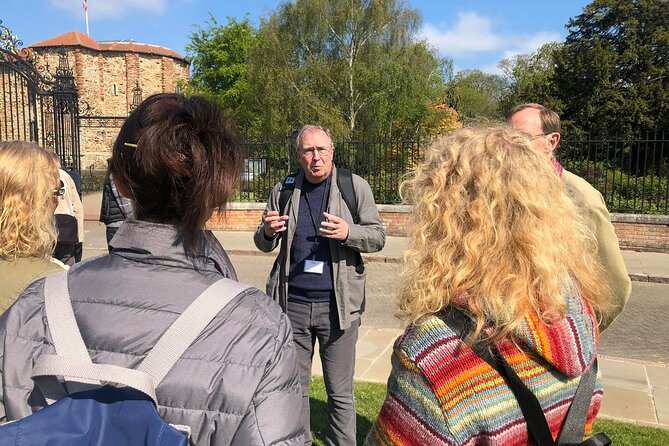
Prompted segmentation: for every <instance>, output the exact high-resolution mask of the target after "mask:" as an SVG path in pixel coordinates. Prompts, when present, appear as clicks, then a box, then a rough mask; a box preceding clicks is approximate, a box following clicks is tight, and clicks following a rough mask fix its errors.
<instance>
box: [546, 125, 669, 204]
mask: <svg viewBox="0 0 669 446" xmlns="http://www.w3.org/2000/svg"><path fill="white" fill-rule="evenodd" d="M668 137H669V132H666V131H655V132H652V133H650V132H648V133H646V134H645V135H643V136H642V137H640V138H637V139H634V140H630V139H628V138H616V137H610V138H606V139H582V140H565V141H563V142H561V143H560V146H559V148H558V152H557V155H558V159H559V160H560V162H561V163H562V164H563V165H564V167H565V168H566V169H568V170H569V171H571V172H574V173H575V174H577V175H578V176H580V177H582V178H584V179H585V180H586V181H588V182H589V183H590V184H592V185H593V186H594V187H595V188H596V189H597V190H599V191H600V192H601V193H602V196H603V197H604V201H605V202H606V205H607V207H608V209H609V210H610V211H611V212H622V213H632V214H663V215H669V145H668V143H669V141H668V140H667V138H668Z"/></svg>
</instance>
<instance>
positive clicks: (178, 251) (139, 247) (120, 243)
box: [109, 220, 236, 279]
mask: <svg viewBox="0 0 669 446" xmlns="http://www.w3.org/2000/svg"><path fill="white" fill-rule="evenodd" d="M202 235H203V245H204V246H203V247H202V250H201V252H202V253H201V254H199V255H196V256H194V257H188V256H187V255H186V251H185V248H184V234H183V233H182V232H181V231H180V230H179V229H178V228H177V227H175V226H173V225H169V224H162V223H151V222H147V221H142V220H125V221H124V222H123V223H122V224H121V226H120V227H119V229H118V231H117V232H116V234H115V235H114V238H113V239H112V241H111V242H110V243H109V246H110V247H111V253H112V254H116V255H119V256H121V257H124V258H127V259H129V260H133V261H136V262H142V263H150V264H158V265H165V266H172V267H179V268H188V269H197V270H205V271H219V272H220V273H222V274H223V276H225V277H230V278H233V279H236V274H235V272H234V269H233V267H232V264H231V262H230V259H229V258H228V255H227V253H226V252H225V250H224V249H223V247H222V246H221V244H220V243H219V241H218V240H217V239H216V237H215V236H214V234H213V233H212V232H211V231H207V230H203V231H202Z"/></svg>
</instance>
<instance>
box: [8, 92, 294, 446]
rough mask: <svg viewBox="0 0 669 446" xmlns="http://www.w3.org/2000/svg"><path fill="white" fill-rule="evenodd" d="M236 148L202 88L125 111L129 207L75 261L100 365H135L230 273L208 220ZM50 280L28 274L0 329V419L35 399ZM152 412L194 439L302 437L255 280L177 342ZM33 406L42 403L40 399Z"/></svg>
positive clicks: (278, 329)
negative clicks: (98, 252) (96, 250)
mask: <svg viewBox="0 0 669 446" xmlns="http://www.w3.org/2000/svg"><path fill="white" fill-rule="evenodd" d="M242 163H243V153H242V150H241V147H240V145H239V143H238V140H237V138H236V136H235V134H234V132H233V130H232V128H231V124H230V122H229V120H228V119H227V118H226V117H225V116H224V115H223V113H222V111H221V109H220V108H219V107H218V106H216V105H215V104H214V103H212V102H210V101H208V100H207V99H204V98H201V97H185V96H182V95H177V94H158V95H154V96H151V97H149V98H147V99H146V100H145V101H144V102H142V103H141V104H140V105H139V107H137V108H136V109H135V110H134V111H133V112H132V113H131V114H130V116H129V117H128V119H127V120H126V122H125V123H124V125H123V127H122V128H121V131H120V133H119V135H118V137H117V139H116V142H115V144H114V147H113V154H112V160H111V163H110V171H111V173H112V175H113V178H114V181H115V182H116V185H117V187H118V189H119V191H120V192H121V193H122V194H123V195H125V196H127V197H128V198H130V199H131V201H132V203H133V207H134V210H135V219H134V220H128V221H126V222H124V223H123V224H122V225H121V227H120V228H119V229H118V232H117V233H116V235H115V237H114V239H113V241H112V243H111V248H110V250H111V252H110V254H108V255H104V256H100V257H96V258H94V259H91V260H89V261H87V262H83V263H80V264H77V265H75V266H74V267H72V268H71V269H70V272H69V277H68V287H69V292H70V295H71V300H72V305H73V307H74V313H75V316H76V321H77V324H78V326H79V329H80V331H81V335H82V337H83V339H84V342H85V344H86V347H87V349H88V351H89V353H90V355H91V358H92V360H93V362H94V363H103V364H114V365H119V366H123V367H131V368H132V367H135V366H136V365H137V364H138V363H140V362H141V361H142V360H143V358H144V357H145V356H146V355H147V353H148V352H149V351H150V350H151V349H152V348H153V346H154V345H155V343H156V341H157V340H158V339H159V338H160V336H161V335H162V334H163V333H164V332H165V330H166V329H167V328H168V327H169V326H170V325H171V324H172V323H173V322H174V320H175V319H176V318H177V317H178V316H179V315H180V314H181V313H182V312H183V311H184V310H185V309H186V308H187V307H188V306H189V304H191V303H192V302H193V300H194V299H195V298H196V297H197V296H198V295H199V294H200V293H201V292H202V291H204V290H205V289H206V288H207V287H208V286H209V285H211V284H213V283H214V282H216V281H217V280H219V279H220V278H222V277H228V278H233V279H234V278H236V275H235V272H234V269H233V267H232V265H231V264H230V261H229V259H228V258H227V256H226V255H225V252H224V251H223V248H222V247H221V246H220V244H219V243H218V242H217V241H216V239H215V238H214V237H213V235H212V234H211V232H208V231H205V230H204V228H205V224H206V222H207V221H208V220H209V218H210V217H211V216H212V214H213V213H214V212H218V211H219V210H220V209H221V208H223V207H225V205H226V204H227V203H228V202H229V200H230V199H231V198H232V197H233V194H234V190H235V187H236V184H237V181H238V179H239V177H240V172H241V169H242ZM43 305H44V281H43V280H42V281H38V282H36V283H34V284H33V285H32V286H30V287H29V288H28V289H27V290H26V291H25V293H24V294H23V295H22V296H21V298H20V299H19V301H18V302H17V304H16V305H15V306H14V308H12V311H10V312H8V314H7V317H6V320H5V324H4V328H3V329H0V330H1V331H0V338H1V341H4V340H5V339H10V338H11V339H12V342H6V341H4V342H0V357H1V358H2V363H1V364H0V367H1V368H2V370H1V371H2V399H1V400H2V404H1V405H0V418H1V419H2V421H9V420H14V419H17V418H21V417H24V416H26V415H29V414H30V413H31V412H32V411H36V410H38V409H39V408H40V407H41V406H40V405H39V404H37V405H36V402H38V401H41V400H42V398H41V395H40V394H39V390H37V389H33V384H32V382H31V379H30V374H31V364H33V363H34V362H35V358H36V357H37V356H39V355H41V354H45V353H46V354H48V353H50V352H53V347H52V345H51V344H52V342H51V339H50V338H51V334H50V332H49V328H48V326H47V322H46V318H45V316H44V309H43ZM156 394H157V400H158V411H159V413H160V415H161V416H162V418H163V419H164V420H166V421H167V422H169V423H174V424H180V425H187V426H189V427H190V429H191V441H192V443H193V444H197V445H208V444H216V445H219V444H220V445H227V444H239V445H250V444H253V445H255V444H263V445H264V444H274V443H281V444H298V443H302V442H303V432H302V427H301V423H300V422H299V417H296V416H295V414H298V413H299V412H300V405H301V392H300V387H299V382H298V376H297V363H296V356H295V349H294V346H293V341H292V337H291V329H290V325H289V323H288V321H287V319H286V316H285V315H284V314H283V313H282V312H281V310H280V308H279V307H278V305H276V304H275V303H274V302H272V301H271V300H270V299H269V298H268V297H267V296H266V295H265V294H263V293H262V292H260V291H258V290H257V289H255V288H251V289H249V290H246V291H245V292H243V293H242V295H240V296H238V297H236V298H235V299H234V300H233V301H232V302H231V303H230V304H228V306H227V307H225V308H224V309H223V310H222V311H221V312H220V313H219V314H218V315H217V316H216V317H215V318H214V320H213V321H212V322H211V323H210V324H209V325H208V326H207V328H206V329H205V330H204V331H203V332H202V334H201V335H200V336H199V337H198V338H197V339H196V341H195V342H193V344H192V345H191V346H190V347H189V348H188V349H187V350H186V351H185V353H184V354H183V355H182V356H181V358H180V359H179V360H178V361H177V363H176V365H175V366H174V367H173V368H172V369H171V370H170V372H169V373H168V374H167V376H166V377H165V379H164V380H163V381H162V382H161V383H160V385H159V386H158V387H157V389H156ZM36 406H37V407H36Z"/></svg>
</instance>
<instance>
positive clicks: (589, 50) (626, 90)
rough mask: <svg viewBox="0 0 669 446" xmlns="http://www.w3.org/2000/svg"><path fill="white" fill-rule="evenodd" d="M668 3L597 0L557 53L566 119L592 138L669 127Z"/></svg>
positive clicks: (575, 21) (575, 23)
mask: <svg viewBox="0 0 669 446" xmlns="http://www.w3.org/2000/svg"><path fill="white" fill-rule="evenodd" d="M667 24H669V7H667V1H666V0H595V1H593V2H592V3H591V4H589V5H588V6H586V7H585V9H584V11H583V13H582V14H581V15H579V16H577V17H576V18H574V19H572V20H570V21H569V23H568V24H567V28H568V29H569V35H568V36H567V39H566V42H565V44H564V46H563V47H562V48H561V49H560V50H559V51H557V52H556V67H555V73H554V81H555V88H556V89H557V91H558V93H559V97H560V99H561V102H562V104H563V105H564V110H563V119H564V120H566V121H568V122H569V123H570V124H571V125H572V126H574V127H577V128H581V129H583V130H585V131H588V132H590V133H591V134H604V135H605V134H607V133H609V132H611V131H612V130H614V129H615V131H616V132H617V133H624V134H626V135H632V134H634V133H636V132H638V131H639V130H646V129H652V128H654V127H657V128H669V27H668V25H667Z"/></svg>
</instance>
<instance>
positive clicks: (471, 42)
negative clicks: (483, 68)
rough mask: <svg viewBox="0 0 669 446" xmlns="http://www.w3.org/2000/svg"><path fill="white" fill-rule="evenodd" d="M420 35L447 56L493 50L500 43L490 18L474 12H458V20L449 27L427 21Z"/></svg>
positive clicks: (497, 47) (498, 46)
mask: <svg viewBox="0 0 669 446" xmlns="http://www.w3.org/2000/svg"><path fill="white" fill-rule="evenodd" d="M421 35H422V37H423V38H424V39H425V40H427V41H428V42H429V43H430V44H431V45H433V46H434V47H435V48H437V50H438V51H439V52H440V53H442V54H447V55H449V56H459V55H462V54H466V53H468V52H485V51H494V50H496V49H499V48H500V46H501V45H502V42H501V40H500V38H499V36H498V35H495V34H494V33H493V31H492V20H491V19H489V18H487V17H483V16H480V15H478V14H476V13H475V12H461V13H458V21H457V23H456V24H455V26H453V28H451V29H443V28H442V27H440V26H435V25H431V24H429V23H427V24H425V25H424V26H423V29H422V30H421Z"/></svg>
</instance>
